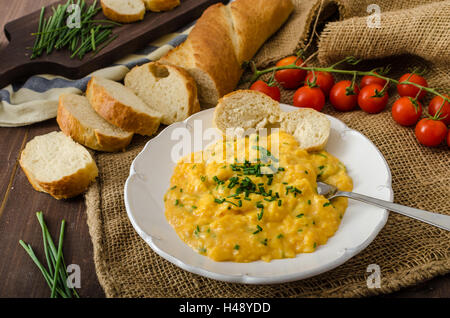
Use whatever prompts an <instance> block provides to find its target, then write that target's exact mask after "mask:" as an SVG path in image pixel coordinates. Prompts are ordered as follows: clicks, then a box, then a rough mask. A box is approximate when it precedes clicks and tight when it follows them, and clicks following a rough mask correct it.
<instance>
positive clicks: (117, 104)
mask: <svg viewBox="0 0 450 318" xmlns="http://www.w3.org/2000/svg"><path fill="white" fill-rule="evenodd" d="M86 96H87V98H88V100H89V102H90V103H91V105H92V107H93V108H94V110H95V111H96V112H97V113H98V114H99V115H100V116H102V117H103V118H104V119H105V120H106V121H108V122H109V123H111V124H113V125H115V126H117V127H120V128H122V129H123V130H125V131H128V132H134V133H137V134H141V135H147V136H152V135H153V134H154V133H155V132H156V131H157V130H158V127H159V124H160V122H161V117H162V114H161V113H159V112H158V111H156V110H154V109H152V108H150V107H149V106H147V104H145V103H144V102H143V101H142V100H141V99H140V98H139V97H137V96H136V95H135V94H134V93H133V91H132V90H131V89H129V88H128V87H125V86H123V85H122V84H120V83H117V82H114V81H111V80H108V79H105V78H102V77H96V76H94V77H92V78H91V80H90V81H89V83H88V87H87V90H86Z"/></svg>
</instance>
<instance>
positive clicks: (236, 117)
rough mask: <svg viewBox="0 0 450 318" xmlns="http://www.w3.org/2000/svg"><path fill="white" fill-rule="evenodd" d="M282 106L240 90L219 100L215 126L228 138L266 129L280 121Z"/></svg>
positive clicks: (266, 98)
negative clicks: (248, 131) (249, 131)
mask: <svg viewBox="0 0 450 318" xmlns="http://www.w3.org/2000/svg"><path fill="white" fill-rule="evenodd" d="M280 115H281V110H280V105H279V103H278V102H277V101H275V100H273V99H272V98H270V97H269V96H267V95H265V94H263V93H261V92H258V91H251V90H239V91H235V92H233V93H230V94H228V95H225V96H224V97H222V98H221V99H220V100H219V104H217V107H216V110H215V111H214V125H215V126H216V127H217V128H218V129H219V130H220V131H221V132H222V134H223V135H226V136H235V135H239V134H242V133H243V132H245V131H247V130H249V129H255V128H256V129H258V128H266V127H268V126H269V125H270V124H274V123H278V122H279V121H280Z"/></svg>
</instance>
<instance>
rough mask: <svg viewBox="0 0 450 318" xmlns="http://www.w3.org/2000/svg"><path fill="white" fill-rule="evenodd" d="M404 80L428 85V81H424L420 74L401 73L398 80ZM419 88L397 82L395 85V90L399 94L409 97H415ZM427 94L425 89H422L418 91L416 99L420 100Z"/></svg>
mask: <svg viewBox="0 0 450 318" xmlns="http://www.w3.org/2000/svg"><path fill="white" fill-rule="evenodd" d="M406 80H408V82H411V83H415V84H419V85H421V86H424V87H428V83H427V81H426V79H424V78H423V77H422V76H420V75H417V74H412V75H411V73H406V74H405V75H403V76H402V77H400V80H399V82H400V83H401V82H405V81H406ZM419 90H420V89H419V88H418V87H416V86H414V85H411V84H398V85H397V91H398V93H399V94H400V96H402V97H403V96H409V97H413V98H414V97H416V96H417V94H418V93H419ZM426 94H427V92H426V91H422V92H420V94H419V96H418V98H417V99H419V100H421V99H423V98H424V97H425V95H426Z"/></svg>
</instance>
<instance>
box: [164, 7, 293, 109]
mask: <svg viewBox="0 0 450 318" xmlns="http://www.w3.org/2000/svg"><path fill="white" fill-rule="evenodd" d="M293 9H294V6H293V4H292V1H291V0H270V1H267V0H236V1H233V2H230V4H228V5H226V6H225V5H223V4H221V3H218V4H215V5H212V6H210V7H209V8H208V9H206V10H205V11H204V13H203V15H202V16H201V17H200V19H199V20H198V21H197V23H196V24H195V27H194V28H193V29H192V31H191V32H190V34H189V36H188V38H187V39H186V41H185V42H184V43H183V44H181V45H180V46H178V47H177V48H175V49H173V50H171V51H170V52H168V54H166V55H165V56H164V57H163V58H162V59H160V62H161V63H165V64H172V65H177V66H181V67H183V68H185V69H186V70H187V71H188V72H189V74H191V75H192V77H193V78H194V79H195V80H196V82H197V86H198V94H199V100H200V104H201V105H202V107H204V108H209V107H215V106H216V105H217V102H218V100H219V98H221V97H222V96H224V95H225V94H228V93H230V92H232V91H233V90H234V89H235V88H236V86H237V84H238V83H239V79H240V77H241V75H242V74H243V72H244V70H243V68H242V65H243V63H244V62H245V61H249V60H251V59H252V58H253V56H254V55H255V54H256V53H257V51H258V50H259V48H260V47H261V46H262V44H263V43H264V42H265V41H266V40H267V39H268V38H269V37H270V36H271V35H273V34H274V33H275V32H276V31H277V30H278V29H279V28H280V27H281V26H282V24H283V23H284V22H285V21H286V20H287V19H288V17H289V15H290V14H291V12H292V11H293Z"/></svg>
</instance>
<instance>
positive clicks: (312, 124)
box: [280, 108, 331, 151]
mask: <svg viewBox="0 0 450 318" xmlns="http://www.w3.org/2000/svg"><path fill="white" fill-rule="evenodd" d="M280 119H281V120H280V129H281V130H284V131H285V132H287V133H289V134H291V135H292V136H294V137H295V138H296V139H297V141H298V142H299V143H300V147H301V148H303V149H305V150H307V151H319V150H322V149H323V148H325V146H326V144H327V142H328V138H329V137H330V129H331V128H330V121H329V120H328V119H327V118H326V117H325V115H323V114H322V113H319V112H318V111H316V110H314V109H312V108H300V109H298V110H295V111H292V112H283V113H282V114H281V118H280Z"/></svg>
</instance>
